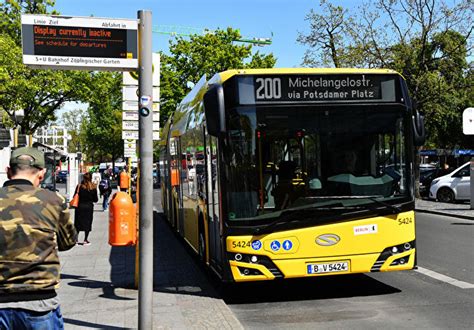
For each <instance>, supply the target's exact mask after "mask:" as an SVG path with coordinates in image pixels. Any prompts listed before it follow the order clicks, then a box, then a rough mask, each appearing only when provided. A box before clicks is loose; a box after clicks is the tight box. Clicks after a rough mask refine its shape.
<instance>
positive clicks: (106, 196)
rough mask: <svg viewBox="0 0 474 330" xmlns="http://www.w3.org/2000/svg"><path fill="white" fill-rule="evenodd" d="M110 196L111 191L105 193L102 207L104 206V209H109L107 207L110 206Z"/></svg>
mask: <svg viewBox="0 0 474 330" xmlns="http://www.w3.org/2000/svg"><path fill="white" fill-rule="evenodd" d="M109 196H110V192H106V193H105V194H104V195H103V200H102V208H103V209H104V210H107V208H108V207H109Z"/></svg>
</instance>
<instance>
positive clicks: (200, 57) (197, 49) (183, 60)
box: [160, 28, 276, 120]
mask: <svg viewBox="0 0 474 330" xmlns="http://www.w3.org/2000/svg"><path fill="white" fill-rule="evenodd" d="M238 39H240V34H239V32H238V31H237V30H234V29H232V28H228V29H227V30H217V31H215V32H214V33H212V34H211V33H208V34H206V35H202V36H199V35H193V36H191V37H190V38H189V39H185V38H183V37H177V38H175V39H173V40H171V41H170V55H166V54H161V104H160V105H161V107H160V108H161V118H162V120H165V119H166V118H168V117H169V115H170V114H171V113H172V112H173V111H174V110H175V109H176V105H177V104H178V103H179V102H181V100H182V99H183V98H184V96H185V95H186V94H187V93H188V92H189V91H190V88H189V87H188V82H193V83H196V82H197V81H198V80H199V79H200V78H201V77H202V76H203V75H204V74H205V75H206V76H207V78H208V79H209V78H210V77H212V76H213V75H214V74H216V73H218V72H221V71H225V70H229V69H243V68H269V67H273V66H274V65H275V62H276V59H275V58H274V57H273V55H272V54H270V55H262V54H260V53H259V52H256V53H253V54H252V46H249V45H242V44H238V43H235V41H234V40H238Z"/></svg>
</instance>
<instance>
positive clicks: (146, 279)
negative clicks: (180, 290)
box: [21, 10, 159, 329]
mask: <svg viewBox="0 0 474 330" xmlns="http://www.w3.org/2000/svg"><path fill="white" fill-rule="evenodd" d="M137 14H138V20H122V19H110V18H94V17H65V16H46V15H22V17H21V24H22V26H21V30H22V44H23V63H24V64H26V65H28V66H30V67H32V68H38V69H48V68H49V69H58V70H67V69H69V70H102V71H104V70H109V71H134V72H138V73H139V75H138V77H139V79H138V81H139V83H138V86H139V93H138V95H137V96H136V97H135V98H134V100H132V101H134V102H137V103H136V105H137V106H136V107H134V108H133V109H130V110H132V111H135V112H137V114H138V119H139V131H130V132H126V131H124V132H123V138H124V139H125V140H126V143H127V146H128V144H131V143H129V142H130V140H133V141H134V142H135V140H139V151H140V168H139V172H140V173H141V175H140V182H139V195H140V205H139V209H140V212H139V214H140V217H139V256H140V258H139V274H140V281H139V297H138V300H139V302H138V314H139V316H138V326H139V329H152V328H153V313H152V312H153V137H154V136H155V137H157V138H159V134H158V132H153V119H154V118H158V120H159V115H158V117H155V116H154V115H153V114H152V113H153V110H154V104H153V96H155V97H156V96H157V95H158V97H157V98H156V100H157V101H158V100H159V90H158V94H156V93H153V87H152V86H153V84H152V51H151V50H152V38H151V34H152V25H151V23H152V21H151V12H150V11H145V10H140V11H138V13H137ZM138 30H139V31H140V33H139V34H138ZM138 36H140V42H138V41H139V40H138ZM138 45H140V48H138V47H139V46H138ZM138 54H140V56H138ZM155 71H156V70H155ZM156 74H157V75H158V77H159V69H158V72H157V73H156ZM135 93H136V89H135ZM153 94H154V95H153ZM124 104H126V103H125V102H124ZM133 106H135V104H134V105H132V107H133ZM127 110H128V109H127ZM158 110H159V108H158V107H157V111H158ZM127 116H128V115H127ZM133 116H134V115H133ZM155 133H156V134H155ZM128 135H131V136H128ZM126 150H127V153H129V155H132V153H133V147H132V146H131V145H130V147H129V148H126ZM135 154H136V153H135Z"/></svg>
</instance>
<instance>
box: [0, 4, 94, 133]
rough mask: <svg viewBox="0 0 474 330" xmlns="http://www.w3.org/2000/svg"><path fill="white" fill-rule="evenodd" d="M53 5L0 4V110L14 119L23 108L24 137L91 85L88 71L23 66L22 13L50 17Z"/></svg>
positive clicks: (45, 122)
mask: <svg viewBox="0 0 474 330" xmlns="http://www.w3.org/2000/svg"><path fill="white" fill-rule="evenodd" d="M52 5H54V1H45V0H35V1H33V0H30V1H16V0H9V1H7V2H5V3H3V4H1V5H0V22H1V23H0V27H1V35H0V54H1V56H0V86H1V89H0V111H4V112H6V113H7V114H8V115H9V116H10V118H11V119H12V120H13V119H14V112H15V111H16V110H20V109H23V110H24V118H23V120H22V121H21V122H20V123H19V125H20V127H21V131H22V133H25V134H31V133H33V132H34V131H35V130H36V129H37V128H38V127H41V126H44V125H45V124H47V123H48V122H49V121H54V120H55V119H56V118H55V112H56V110H57V109H59V108H61V107H62V106H63V105H64V103H65V102H68V101H75V100H78V99H81V97H82V96H83V95H82V87H81V85H88V73H87V72H79V71H61V70H59V71H53V70H31V69H29V68H27V67H26V66H25V65H24V64H23V63H22V50H21V47H20V39H21V38H20V36H21V34H20V26H21V23H20V15H21V13H32V14H47V13H48V9H49V7H50V6H52ZM53 13H55V12H53Z"/></svg>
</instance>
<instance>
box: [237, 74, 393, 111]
mask: <svg viewBox="0 0 474 330" xmlns="http://www.w3.org/2000/svg"><path fill="white" fill-rule="evenodd" d="M396 79H397V76H395V75H381V74H376V75H374V74H371V75H368V74H345V75H339V74H330V75H329V74H328V75H321V74H312V75H311V74H306V75H283V74H282V75H262V76H238V78H237V85H238V93H237V95H239V96H238V98H239V99H238V103H239V104H260V103H262V104H263V103H282V102H283V103H285V102H328V101H364V102H367V101H368V102H372V101H383V102H395V100H396V95H397V91H396V85H397V84H396ZM398 93H399V92H398Z"/></svg>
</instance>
